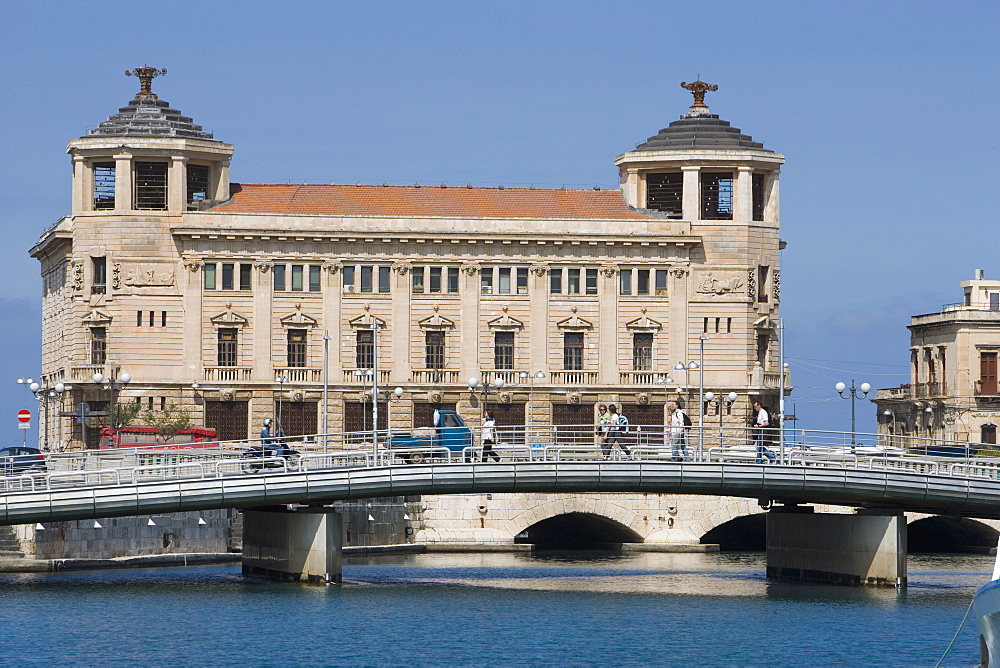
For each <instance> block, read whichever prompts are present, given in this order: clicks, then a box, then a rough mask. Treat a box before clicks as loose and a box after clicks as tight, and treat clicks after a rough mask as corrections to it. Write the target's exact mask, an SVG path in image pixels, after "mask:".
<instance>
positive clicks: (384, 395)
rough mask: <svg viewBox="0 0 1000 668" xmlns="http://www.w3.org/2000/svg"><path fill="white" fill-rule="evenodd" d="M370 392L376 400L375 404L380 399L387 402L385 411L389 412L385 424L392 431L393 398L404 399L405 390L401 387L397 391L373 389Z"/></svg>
mask: <svg viewBox="0 0 1000 668" xmlns="http://www.w3.org/2000/svg"><path fill="white" fill-rule="evenodd" d="M368 391H369V392H371V393H372V396H374V397H375V399H374V401H375V403H378V400H379V399H380V398H381V399H382V400H384V401H385V409H386V411H387V413H386V416H385V422H386V424H387V425H389V430H390V431H391V430H392V408H391V406H392V398H393V397H395V398H396V399H402V398H403V394H405V390H404V389H403V388H401V387H397V388H396V389H395V390H374V389H372V390H368Z"/></svg>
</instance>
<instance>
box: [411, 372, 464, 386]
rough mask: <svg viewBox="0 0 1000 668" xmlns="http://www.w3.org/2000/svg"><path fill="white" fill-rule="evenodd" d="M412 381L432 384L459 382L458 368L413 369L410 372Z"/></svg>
mask: <svg viewBox="0 0 1000 668" xmlns="http://www.w3.org/2000/svg"><path fill="white" fill-rule="evenodd" d="M410 382H411V383H429V384H432V385H442V384H446V383H457V382H458V369H413V370H412V371H411V372H410Z"/></svg>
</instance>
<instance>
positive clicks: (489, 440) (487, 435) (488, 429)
mask: <svg viewBox="0 0 1000 668" xmlns="http://www.w3.org/2000/svg"><path fill="white" fill-rule="evenodd" d="M496 434H497V423H496V420H494V419H493V411H492V410H491V409H489V408H487V409H486V410H485V411H483V459H482V461H484V462H485V461H486V458H487V457H492V458H493V459H495V460H497V461H500V455H498V454H497V453H496V452H494V451H493V443H494V442H495V441H496Z"/></svg>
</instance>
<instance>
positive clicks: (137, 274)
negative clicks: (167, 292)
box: [112, 263, 174, 288]
mask: <svg viewBox="0 0 1000 668" xmlns="http://www.w3.org/2000/svg"><path fill="white" fill-rule="evenodd" d="M114 267H115V269H114V271H113V273H112V277H113V278H112V287H115V288H117V287H118V285H116V282H117V281H116V280H115V278H114V277H115V276H117V274H118V273H120V268H119V265H118V264H117V263H116V264H115V265H114ZM173 284H174V270H173V269H170V270H167V271H161V272H157V271H156V269H144V268H142V267H132V268H130V269H129V270H128V273H127V274H126V275H125V285H127V286H129V287H132V288H162V287H168V286H171V285H173Z"/></svg>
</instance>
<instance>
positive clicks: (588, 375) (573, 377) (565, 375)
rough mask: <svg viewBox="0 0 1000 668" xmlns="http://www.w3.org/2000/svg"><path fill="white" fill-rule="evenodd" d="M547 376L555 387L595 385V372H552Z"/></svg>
mask: <svg viewBox="0 0 1000 668" xmlns="http://www.w3.org/2000/svg"><path fill="white" fill-rule="evenodd" d="M549 376H550V377H551V378H552V382H553V383H554V384H556V385H597V372H596V371H552V372H551V373H549Z"/></svg>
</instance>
